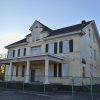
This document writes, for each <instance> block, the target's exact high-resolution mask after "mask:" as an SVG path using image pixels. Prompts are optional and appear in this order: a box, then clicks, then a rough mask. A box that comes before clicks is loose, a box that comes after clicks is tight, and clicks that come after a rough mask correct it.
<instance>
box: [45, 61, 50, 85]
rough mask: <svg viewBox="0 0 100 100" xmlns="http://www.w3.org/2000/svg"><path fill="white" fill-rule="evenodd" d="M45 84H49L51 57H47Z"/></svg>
mask: <svg viewBox="0 0 100 100" xmlns="http://www.w3.org/2000/svg"><path fill="white" fill-rule="evenodd" d="M44 83H45V84H49V59H45V82H44Z"/></svg>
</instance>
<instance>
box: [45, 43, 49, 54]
mask: <svg viewBox="0 0 100 100" xmlns="http://www.w3.org/2000/svg"><path fill="white" fill-rule="evenodd" d="M45 52H46V53H48V44H46V47H45Z"/></svg>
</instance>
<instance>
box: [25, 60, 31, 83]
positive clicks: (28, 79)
mask: <svg viewBox="0 0 100 100" xmlns="http://www.w3.org/2000/svg"><path fill="white" fill-rule="evenodd" d="M25 82H26V83H29V82H30V62H29V60H27V68H26V80H25Z"/></svg>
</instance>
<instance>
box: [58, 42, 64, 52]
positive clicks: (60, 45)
mask: <svg viewBox="0 0 100 100" xmlns="http://www.w3.org/2000/svg"><path fill="white" fill-rule="evenodd" d="M62 52H63V42H62V41H60V42H59V53H62Z"/></svg>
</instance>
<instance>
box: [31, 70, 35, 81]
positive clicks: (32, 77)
mask: <svg viewBox="0 0 100 100" xmlns="http://www.w3.org/2000/svg"><path fill="white" fill-rule="evenodd" d="M34 81H35V70H31V82H34Z"/></svg>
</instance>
